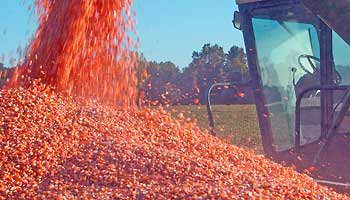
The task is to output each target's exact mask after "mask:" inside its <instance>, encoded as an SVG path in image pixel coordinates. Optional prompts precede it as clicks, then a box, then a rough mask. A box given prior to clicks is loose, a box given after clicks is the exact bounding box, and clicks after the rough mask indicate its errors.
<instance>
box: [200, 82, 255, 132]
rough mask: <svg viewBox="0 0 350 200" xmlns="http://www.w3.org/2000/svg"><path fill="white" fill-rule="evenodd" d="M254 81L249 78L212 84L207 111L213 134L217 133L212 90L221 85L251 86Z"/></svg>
mask: <svg viewBox="0 0 350 200" xmlns="http://www.w3.org/2000/svg"><path fill="white" fill-rule="evenodd" d="M251 84H252V81H251V80H249V81H247V82H222V83H214V84H213V85H211V86H210V87H209V88H208V90H207V93H206V96H207V102H206V103H207V111H208V120H209V127H210V133H211V134H212V135H214V136H215V135H216V133H215V131H214V128H215V126H214V118H213V112H212V109H211V102H210V95H211V91H212V90H213V89H214V88H216V87H219V86H235V87H249V86H251Z"/></svg>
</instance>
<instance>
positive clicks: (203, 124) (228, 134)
mask: <svg viewBox="0 0 350 200" xmlns="http://www.w3.org/2000/svg"><path fill="white" fill-rule="evenodd" d="M167 110H169V111H171V112H172V115H173V116H174V117H178V116H179V114H180V113H182V114H183V115H184V117H190V118H194V119H196V120H197V124H198V126H199V127H200V128H201V129H203V130H205V129H206V130H208V129H209V122H208V117H207V109H206V107H205V106H203V105H202V106H171V107H168V108H167ZM212 110H213V116H214V121H215V132H216V134H217V136H218V137H219V138H222V139H226V140H228V141H229V142H230V143H232V144H234V145H237V146H240V147H243V148H249V149H253V150H254V151H256V152H257V153H262V144H261V139H260V130H259V125H258V119H257V115H256V110H255V105H214V106H213V107H212Z"/></svg>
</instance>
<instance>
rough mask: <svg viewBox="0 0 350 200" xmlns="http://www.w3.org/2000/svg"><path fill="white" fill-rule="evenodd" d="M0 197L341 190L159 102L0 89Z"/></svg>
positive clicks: (321, 193)
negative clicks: (124, 103)
mask: <svg viewBox="0 0 350 200" xmlns="http://www.w3.org/2000/svg"><path fill="white" fill-rule="evenodd" d="M0 166H1V170H0V196H1V197H2V198H3V199H14V198H16V199H17V198H22V199H33V198H39V199H52V198H58V199H75V198H76V199H81V198H87V199H113V198H120V199H126V198H130V199H177V198H185V199H218V198H221V199H239V198H244V199H247V198H251V199H254V198H262V199H265V198H271V199H288V198H292V199H305V198H311V199H346V197H345V196H341V195H339V194H336V193H334V192H332V191H330V190H329V189H327V188H325V187H322V186H319V185H317V184H316V183H315V182H313V181H312V180H311V178H309V177H307V176H306V175H302V174H298V173H296V172H294V171H293V169H291V168H284V167H282V166H280V165H278V164H275V163H273V162H271V161H268V160H267V159H265V158H264V157H263V156H258V155H255V154H254V153H252V152H249V151H246V150H243V149H240V148H238V147H235V146H231V145H229V144H227V143H225V142H223V141H221V140H219V139H217V138H215V137H212V136H210V135H209V134H207V133H205V132H202V131H201V130H199V129H198V128H196V126H195V125H194V124H193V123H189V122H181V121H177V120H174V119H172V118H171V117H170V115H169V114H167V113H165V112H164V111H162V110H159V111H155V110H148V109H144V110H125V109H124V110H118V109H117V108H113V107H109V106H104V105H102V104H99V103H98V102H95V101H87V100H83V99H79V98H71V97H62V96H60V95H58V94H55V93H54V92H52V91H51V90H50V89H47V88H46V87H43V86H40V85H36V86H32V87H31V88H29V89H26V90H23V89H9V90H2V91H1V92H0Z"/></svg>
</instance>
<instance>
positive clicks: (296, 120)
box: [295, 85, 350, 151]
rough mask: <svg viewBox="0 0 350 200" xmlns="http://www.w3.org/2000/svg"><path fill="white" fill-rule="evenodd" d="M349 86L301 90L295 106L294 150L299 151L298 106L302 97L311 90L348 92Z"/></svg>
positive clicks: (320, 86)
mask: <svg viewBox="0 0 350 200" xmlns="http://www.w3.org/2000/svg"><path fill="white" fill-rule="evenodd" d="M349 89H350V85H316V86H312V87H308V88H306V89H305V90H303V91H302V92H301V93H300V95H299V96H298V97H297V100H296V106H295V148H296V150H297V151H298V150H299V149H300V146H301V144H300V105H301V101H302V98H303V96H304V95H305V94H306V93H308V92H310V91H313V90H349Z"/></svg>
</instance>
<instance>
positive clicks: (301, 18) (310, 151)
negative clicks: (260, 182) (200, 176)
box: [207, 0, 350, 191]
mask: <svg viewBox="0 0 350 200" xmlns="http://www.w3.org/2000/svg"><path fill="white" fill-rule="evenodd" d="M237 4H238V6H239V12H235V14H234V20H233V23H234V26H235V27H236V28H237V29H239V30H241V31H242V33H243V36H244V41H245V47H246V53H247V61H248V67H249V74H250V80H249V81H247V82H244V83H235V82H229V83H217V84H214V85H213V86H212V87H211V88H210V89H209V90H208V96H207V97H208V106H207V108H208V115H209V122H210V125H211V127H212V128H214V121H213V118H212V113H211V107H210V92H211V90H212V89H213V88H214V87H217V86H220V85H230V86H235V87H250V88H252V90H253V93H254V97H255V104H256V110H257V115H258V119H259V126H260V132H261V138H262V142H263V148H264V151H265V153H266V154H267V155H268V156H270V157H271V158H273V159H274V160H275V161H277V162H283V163H286V164H288V165H294V166H296V167H297V169H298V170H299V171H305V170H308V171H309V172H310V173H311V176H313V177H314V178H315V179H316V180H317V181H319V182H321V183H326V184H330V185H336V186H341V187H345V188H347V186H350V184H349V183H350V167H349V166H350V112H349V107H350V46H349V44H350V26H349V24H350V1H348V0H337V1H334V0H319V1H314V0H237ZM347 189H348V190H349V191H350V187H348V188H347Z"/></svg>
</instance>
